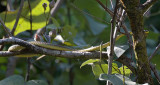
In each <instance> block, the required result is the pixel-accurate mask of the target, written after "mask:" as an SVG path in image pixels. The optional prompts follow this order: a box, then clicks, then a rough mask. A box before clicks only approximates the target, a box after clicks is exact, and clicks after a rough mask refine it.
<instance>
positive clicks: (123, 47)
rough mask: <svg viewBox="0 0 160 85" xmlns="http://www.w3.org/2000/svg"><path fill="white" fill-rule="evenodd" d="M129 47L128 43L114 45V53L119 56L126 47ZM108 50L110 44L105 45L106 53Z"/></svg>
mask: <svg viewBox="0 0 160 85" xmlns="http://www.w3.org/2000/svg"><path fill="white" fill-rule="evenodd" d="M128 48H129V46H128V45H120V46H114V53H115V54H116V56H117V57H118V58H119V57H120V56H121V55H122V54H123V53H124V52H125V51H126V50H127V49H128ZM109 52H110V46H108V47H107V53H108V54H109Z"/></svg>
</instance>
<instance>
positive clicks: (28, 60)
mask: <svg viewBox="0 0 160 85" xmlns="http://www.w3.org/2000/svg"><path fill="white" fill-rule="evenodd" d="M30 60H31V59H30V58H29V57H27V73H26V78H25V81H28V80H29V78H30V67H31V62H30Z"/></svg>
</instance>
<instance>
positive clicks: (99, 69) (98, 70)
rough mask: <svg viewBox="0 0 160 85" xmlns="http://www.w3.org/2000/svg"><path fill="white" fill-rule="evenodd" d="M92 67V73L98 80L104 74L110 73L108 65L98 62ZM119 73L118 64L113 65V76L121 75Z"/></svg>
mask: <svg viewBox="0 0 160 85" xmlns="http://www.w3.org/2000/svg"><path fill="white" fill-rule="evenodd" d="M91 66H92V71H93V73H94V75H95V77H96V78H98V77H99V76H100V74H102V73H108V64H100V62H98V63H94V64H91ZM118 71H119V70H118V66H117V64H116V63H112V74H114V73H119V72H118Z"/></svg>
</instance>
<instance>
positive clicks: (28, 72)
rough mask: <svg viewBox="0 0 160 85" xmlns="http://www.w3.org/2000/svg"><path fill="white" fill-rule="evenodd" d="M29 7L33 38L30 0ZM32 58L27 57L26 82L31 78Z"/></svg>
mask: <svg viewBox="0 0 160 85" xmlns="http://www.w3.org/2000/svg"><path fill="white" fill-rule="evenodd" d="M28 6H29V11H30V36H31V37H32V35H33V34H32V8H31V4H30V0H28ZM30 60H31V58H29V57H27V72H26V78H25V81H28V80H29V78H30V66H31V62H30Z"/></svg>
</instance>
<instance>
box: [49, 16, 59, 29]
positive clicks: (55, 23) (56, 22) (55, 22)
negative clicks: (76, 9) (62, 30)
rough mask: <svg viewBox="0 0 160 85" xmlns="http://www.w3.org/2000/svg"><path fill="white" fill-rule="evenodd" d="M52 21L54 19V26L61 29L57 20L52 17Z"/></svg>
mask: <svg viewBox="0 0 160 85" xmlns="http://www.w3.org/2000/svg"><path fill="white" fill-rule="evenodd" d="M51 19H52V22H53V24H54V25H55V26H56V27H60V24H59V23H58V21H57V20H56V19H55V18H53V17H51Z"/></svg>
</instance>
